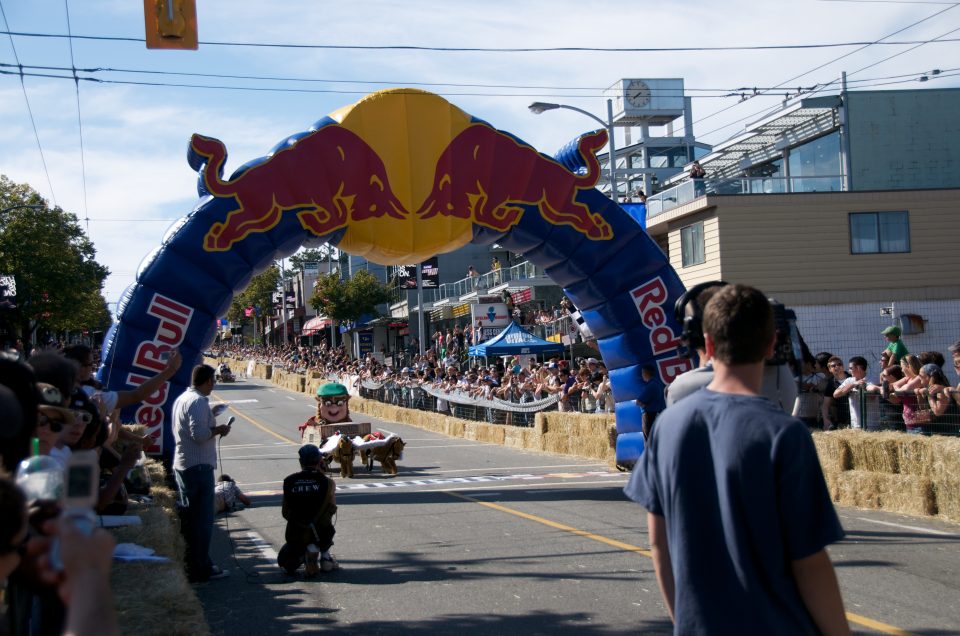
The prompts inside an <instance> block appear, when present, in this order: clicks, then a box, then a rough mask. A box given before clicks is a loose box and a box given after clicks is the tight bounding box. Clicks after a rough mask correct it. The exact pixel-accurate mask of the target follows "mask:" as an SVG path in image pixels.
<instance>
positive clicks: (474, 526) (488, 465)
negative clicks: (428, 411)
mask: <svg viewBox="0 0 960 636" xmlns="http://www.w3.org/2000/svg"><path fill="white" fill-rule="evenodd" d="M214 399H221V400H229V401H231V402H232V410H231V411H229V412H228V413H230V414H233V415H235V416H236V418H237V420H236V422H235V424H234V426H233V431H232V432H231V434H230V435H229V436H228V437H226V438H224V439H223V441H222V444H221V447H220V454H221V468H220V469H219V470H220V471H222V472H226V473H228V474H230V475H231V476H232V477H233V478H234V479H236V481H237V483H238V484H239V485H240V487H241V488H242V489H243V490H244V492H246V493H247V494H248V495H250V496H251V497H252V498H253V500H254V505H253V506H252V507H251V508H248V509H246V510H244V511H241V512H237V513H232V514H230V515H228V516H218V518H217V522H216V527H215V531H214V541H213V548H212V554H213V556H214V560H215V561H216V562H217V563H218V564H220V565H221V566H222V567H224V568H226V569H228V570H230V571H231V577H230V578H227V579H221V580H218V581H211V582H209V583H206V584H202V585H198V586H197V587H196V589H197V593H198V595H199V597H200V600H201V601H202V602H203V604H204V607H205V611H206V616H207V621H208V623H209V625H210V629H211V632H212V633H214V634H244V633H271V634H272V633H296V632H316V631H321V630H322V631H327V630H337V631H342V630H346V629H351V631H353V630H356V631H355V632H354V633H361V634H379V633H388V634H391V635H398V634H425V633H430V634H460V635H463V634H505V633H522V634H565V633H570V634H574V633H575V634H577V635H578V636H584V635H589V634H620V633H626V632H637V631H641V632H643V633H650V634H660V633H663V634H667V633H671V624H670V621H669V618H668V616H667V613H666V610H665V609H664V605H663V602H662V600H661V597H660V592H659V590H658V588H657V584H656V580H655V578H654V575H653V568H652V563H651V561H650V558H649V556H648V553H647V551H646V548H647V534H646V527H645V512H644V511H643V509H642V508H640V507H639V506H637V505H636V504H633V503H632V502H630V501H629V500H627V499H626V498H625V496H624V495H623V493H622V488H623V486H624V484H625V482H626V476H625V475H624V474H622V473H618V472H616V471H612V470H610V469H609V468H608V467H607V466H606V464H604V463H599V462H595V461H590V460H582V459H577V458H572V457H566V456H561V455H552V454H547V453H534V452H525V451H518V450H514V449H509V448H504V447H501V446H497V445H490V444H483V443H479V442H472V441H469V440H463V439H459V438H449V437H445V436H442V435H439V434H435V433H431V432H428V431H423V430H420V429H418V428H415V427H411V426H405V425H402V424H397V423H393V422H386V421H381V420H377V419H376V418H369V417H367V416H364V415H362V414H359V413H355V414H354V417H353V420H354V421H358V422H360V421H370V422H371V424H372V426H373V428H374V430H376V429H380V430H383V431H388V432H393V433H397V434H399V435H400V436H401V437H403V439H404V441H405V442H406V443H407V447H406V450H405V452H404V457H403V459H402V460H401V461H400V462H399V466H400V473H399V475H397V476H396V477H387V476H385V475H383V474H382V473H381V472H380V470H379V466H378V467H377V468H375V469H374V472H373V473H367V471H366V469H365V468H361V467H360V465H359V461H358V462H357V464H355V466H354V468H355V471H356V478H355V479H352V480H347V479H340V478H339V474H337V475H335V478H336V480H337V482H338V489H337V503H338V505H339V513H338V518H337V522H336V528H337V536H336V542H335V545H334V548H333V553H334V554H335V555H336V556H337V558H338V559H339V561H340V563H341V566H342V569H341V570H340V571H339V572H334V573H325V574H321V575H320V576H319V577H318V578H316V579H313V580H305V579H303V578H302V577H300V578H296V579H293V578H290V577H288V576H287V575H285V574H284V573H283V572H282V571H281V570H280V569H279V568H278V567H277V565H276V561H275V558H276V551H277V550H279V548H280V546H281V545H282V544H283V530H284V521H283V518H282V517H281V516H280V488H281V486H282V480H283V478H284V477H285V476H286V475H288V474H290V473H292V472H295V471H296V470H298V467H299V465H298V463H297V459H296V458H297V454H296V451H297V448H298V447H299V445H300V444H299V434H298V432H297V425H298V424H299V423H301V422H303V421H304V420H305V419H306V418H307V417H309V416H310V415H311V414H312V413H313V411H314V406H313V404H314V403H313V401H312V399H310V398H309V397H308V396H305V395H301V394H294V393H291V392H287V391H285V390H283V389H279V388H277V387H275V386H273V385H271V384H269V383H266V382H263V381H258V380H240V381H238V382H237V383H234V384H221V385H218V387H217V389H216V391H215V394H214ZM225 417H226V415H224V416H222V417H221V419H224V418H225ZM839 512H840V516H841V520H842V522H843V525H844V528H845V529H846V531H847V539H846V540H844V541H843V542H841V543H839V544H837V545H835V546H832V547H831V548H830V552H831V555H832V557H833V559H834V562H835V564H836V566H837V572H838V576H839V578H840V584H841V588H842V590H843V595H844V600H845V603H846V608H847V612H848V616H849V618H850V619H851V626H852V627H853V628H854V631H855V632H856V633H863V634H875V633H888V634H908V633H914V634H957V633H960V581H958V577H957V572H960V526H957V525H954V524H948V523H943V522H940V521H937V520H931V519H926V518H916V517H907V516H903V515H895V514H888V513H880V512H877V511H866V510H858V509H841V510H840V511H839ZM704 575H705V576H709V573H704Z"/></svg>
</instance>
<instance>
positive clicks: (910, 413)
mask: <svg viewBox="0 0 960 636" xmlns="http://www.w3.org/2000/svg"><path fill="white" fill-rule="evenodd" d="M900 368H901V369H903V378H901V379H900V380H897V381H896V382H894V383H893V384H892V385H890V388H891V389H893V391H895V392H896V395H891V396H889V400H890V401H891V402H894V403H899V404H902V405H903V425H904V426H905V427H906V429H907V432H908V433H913V434H920V433H922V432H923V429H922V427H921V426H920V425H921V423H922V422H919V421H918V420H917V407H918V402H917V396H916V394H915V393H914V392H915V391H916V389H918V388H920V386H921V385H922V384H923V380H922V379H921V377H920V360H919V359H918V358H917V356H915V355H911V354H906V355H905V356H903V359H902V360H900ZM884 397H886V396H884Z"/></svg>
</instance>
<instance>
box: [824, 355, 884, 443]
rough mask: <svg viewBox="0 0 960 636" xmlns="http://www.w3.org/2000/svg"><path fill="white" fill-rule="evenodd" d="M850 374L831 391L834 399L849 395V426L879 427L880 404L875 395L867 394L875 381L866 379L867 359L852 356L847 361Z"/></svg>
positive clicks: (875, 383)
mask: <svg viewBox="0 0 960 636" xmlns="http://www.w3.org/2000/svg"><path fill="white" fill-rule="evenodd" d="M847 370H849V371H850V376H851V377H849V378H847V379H846V380H844V381H843V382H841V383H840V386H838V387H837V390H836V391H834V392H833V397H834V399H837V398H841V397H843V396H845V395H848V396H849V397H850V428H858V429H865V428H868V427H869V428H872V429H876V428H879V424H880V408H879V407H880V404H879V401H878V399H877V398H876V396H869V395H867V393H868V392H873V391H872V390H871V389H874V390H875V389H876V385H877V384H878V383H877V382H873V381H871V380H868V379H867V359H866V358H864V357H863V356H853V357H852V358H850V360H849V361H848V366H847Z"/></svg>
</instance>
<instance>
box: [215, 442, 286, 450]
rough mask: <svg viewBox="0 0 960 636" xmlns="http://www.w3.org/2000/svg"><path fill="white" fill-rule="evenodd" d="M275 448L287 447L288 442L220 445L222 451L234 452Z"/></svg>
mask: <svg viewBox="0 0 960 636" xmlns="http://www.w3.org/2000/svg"><path fill="white" fill-rule="evenodd" d="M265 446H266V447H269V448H273V447H275V446H287V443H286V442H273V443H271V444H222V443H221V444H220V450H233V449H234V448H263V447H265Z"/></svg>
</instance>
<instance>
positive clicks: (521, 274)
mask: <svg viewBox="0 0 960 636" xmlns="http://www.w3.org/2000/svg"><path fill="white" fill-rule="evenodd" d="M536 278H539V279H546V278H547V275H546V274H545V273H544V271H543V269H541V268H539V267H537V266H536V265H534V264H533V263H531V262H530V261H524V262H522V263H519V264H517V265H514V266H512V267H507V268H502V269H499V270H495V271H489V272H487V273H485V274H479V275H477V276H468V277H466V278H461V279H460V280H458V281H454V282H452V283H443V284H442V285H440V286H439V287H437V288H436V289H424V290H423V300H424V302H425V303H436V302H438V301H441V300H444V299H446V298H449V299H451V300H456V301H459V300H460V298H461V297H463V296H466V295H467V294H472V293H474V292H477V293H480V294H482V293H485V292H486V291H487V290H488V289H490V288H495V287H497V286H499V285H502V284H504V283H506V284H511V283H513V284H516V285H522V284H523V283H524V282H529V281H531V280H532V279H536ZM404 291H407V290H401V289H400V288H395V289H394V300H393V302H401V301H402V300H403V299H404V298H405V295H404V294H403V292H404Z"/></svg>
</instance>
